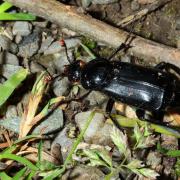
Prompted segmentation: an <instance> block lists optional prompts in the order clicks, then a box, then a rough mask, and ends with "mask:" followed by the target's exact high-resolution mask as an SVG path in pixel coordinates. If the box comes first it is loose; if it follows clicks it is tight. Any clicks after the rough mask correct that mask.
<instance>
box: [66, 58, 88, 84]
mask: <svg viewBox="0 0 180 180" xmlns="http://www.w3.org/2000/svg"><path fill="white" fill-rule="evenodd" d="M84 65H85V63H84V62H83V61H81V60H78V61H74V62H72V63H71V64H70V65H66V66H65V68H64V74H65V75H66V76H67V77H68V79H69V81H70V82H73V83H76V82H80V79H81V72H82V69H83V67H84Z"/></svg>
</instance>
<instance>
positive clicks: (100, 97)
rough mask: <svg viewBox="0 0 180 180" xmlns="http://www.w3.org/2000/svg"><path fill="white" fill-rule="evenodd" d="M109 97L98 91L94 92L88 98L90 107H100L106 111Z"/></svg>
mask: <svg viewBox="0 0 180 180" xmlns="http://www.w3.org/2000/svg"><path fill="white" fill-rule="evenodd" d="M108 99H109V98H108V97H107V96H106V95H104V94H103V93H100V92H98V91H92V92H91V93H90V94H89V95H88V96H87V98H86V100H88V101H89V105H90V106H98V107H99V108H102V109H104V108H105V107H106V104H107V101H108Z"/></svg>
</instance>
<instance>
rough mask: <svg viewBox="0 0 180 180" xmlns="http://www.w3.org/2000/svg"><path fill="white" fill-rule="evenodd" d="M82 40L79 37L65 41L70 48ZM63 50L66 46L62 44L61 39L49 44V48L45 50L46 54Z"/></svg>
mask: <svg viewBox="0 0 180 180" xmlns="http://www.w3.org/2000/svg"><path fill="white" fill-rule="evenodd" d="M80 42H81V41H80V40H79V39H77V38H74V39H66V40H65V43H66V46H67V48H68V49H69V48H73V47H75V46H77V45H78V44H79V43H80ZM62 50H64V47H62V46H61V45H60V42H59V41H55V42H53V43H52V44H51V45H50V46H49V48H48V49H47V50H46V51H45V52H44V54H46V55H47V54H54V53H58V52H60V51H62Z"/></svg>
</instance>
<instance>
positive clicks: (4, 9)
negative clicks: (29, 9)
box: [0, 2, 13, 13]
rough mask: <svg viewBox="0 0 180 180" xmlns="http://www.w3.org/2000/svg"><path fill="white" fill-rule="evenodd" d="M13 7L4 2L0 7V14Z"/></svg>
mask: <svg viewBox="0 0 180 180" xmlns="http://www.w3.org/2000/svg"><path fill="white" fill-rule="evenodd" d="M12 6H13V5H12V4H10V3H8V2H4V3H2V4H1V5H0V13H3V12H5V11H6V10H8V9H9V8H11V7H12Z"/></svg>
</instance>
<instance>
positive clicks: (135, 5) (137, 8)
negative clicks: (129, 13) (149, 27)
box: [131, 0, 140, 11]
mask: <svg viewBox="0 0 180 180" xmlns="http://www.w3.org/2000/svg"><path fill="white" fill-rule="evenodd" d="M139 8H140V5H139V3H138V2H137V0H133V1H132V2H131V9H132V10H133V11H137V10H139Z"/></svg>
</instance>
